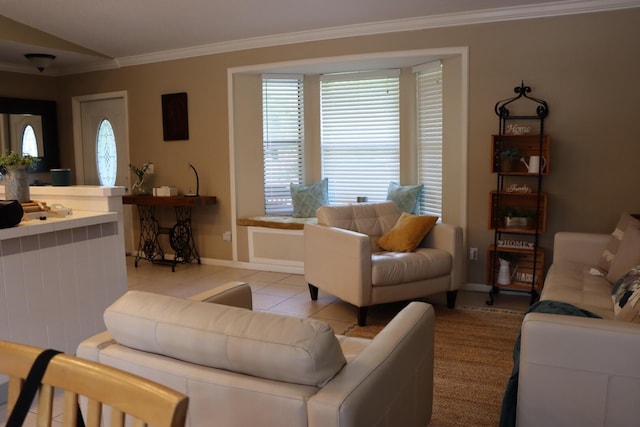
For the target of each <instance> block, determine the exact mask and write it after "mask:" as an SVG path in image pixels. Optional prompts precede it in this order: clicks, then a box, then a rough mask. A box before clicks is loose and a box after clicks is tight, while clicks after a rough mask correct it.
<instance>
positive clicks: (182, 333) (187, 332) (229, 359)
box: [104, 291, 346, 386]
mask: <svg viewBox="0 0 640 427" xmlns="http://www.w3.org/2000/svg"><path fill="white" fill-rule="evenodd" d="M104 321H105V324H106V326H107V330H108V331H109V332H110V333H111V335H112V336H113V338H114V339H115V340H116V341H117V342H118V343H120V344H122V345H125V346H127V347H131V348H135V349H138V350H142V351H147V352H152V353H157V354H161V355H165V356H169V357H173V358H176V359H180V360H184V361H187V362H191V363H197V364H199V365H204V366H211V367H214V368H220V369H226V370H229V371H234V372H240V373H244V374H248V375H253V376H257V377H261V378H268V379H273V380H277V381H284V382H289V383H295V384H305V385H314V386H322V385H323V384H325V383H326V382H327V381H329V380H330V379H331V378H332V377H333V376H334V375H335V374H336V373H337V372H338V371H339V370H340V369H341V368H342V366H343V365H344V364H345V363H346V362H345V358H344V355H343V354H342V350H341V349H340V344H339V343H338V340H337V339H336V337H335V335H334V333H333V330H332V329H331V327H330V326H329V325H328V324H327V323H325V322H321V321H318V320H313V319H301V318H296V317H291V316H284V315H282V316H281V315H277V314H273V313H263V312H254V311H250V310H246V309H242V308H237V307H228V306H224V305H219V304H211V303H203V302H194V301H188V300H184V299H180V298H174V297H170V296H166V295H158V294H152V293H148V292H140V291H129V292H127V293H126V294H125V295H123V296H122V297H120V298H119V299H118V300H117V301H116V302H114V303H113V304H112V305H111V306H110V307H108V308H107V309H106V311H105V313H104Z"/></svg>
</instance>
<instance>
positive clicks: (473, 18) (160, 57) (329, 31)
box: [0, 0, 640, 75]
mask: <svg viewBox="0 0 640 427" xmlns="http://www.w3.org/2000/svg"><path fill="white" fill-rule="evenodd" d="M638 7H640V0H566V1H560V2H549V3H541V4H536V5H527V6H512V7H506V8H496V9H486V10H477V11H471V12H460V13H451V14H442V15H433V16H423V17H416V18H408V19H398V20H390V21H380V22H372V23H365V24H357V25H347V26H340V27H331V28H323V29H319V30H310V31H300V32H294V33H286V34H276V35H272V36H264V37H253V38H247V39H241V40H232V41H228V42H222V43H213V44H207V45H201V46H194V47H188V48H183V49H173V50H167V51H162V52H156V53H149V54H144V55H135V56H127V57H121V58H115V59H110V60H106V61H95V62H92V63H90V64H84V65H78V66H74V67H69V68H62V69H53V68H54V67H52V70H51V73H50V74H51V75H67V74H79V73H85V72H91V71H103V70H111V69H117V68H121V67H128V66H133V65H144V64H152V63H156V62H164V61H173V60H177V59H186V58H193V57H198V56H206V55H214V54H220V53H227V52H235V51H241V50H248V49H257V48H264V47H271V46H282V45H288V44H294V43H304V42H313V41H321V40H331V39H339V38H345V37H357V36H369V35H376V34H387V33H397V32H405V31H416V30H425V29H433V28H444V27H455V26H463V25H473V24H486V23H491V22H502V21H514V20H523V19H536V18H547V17H555V16H564V15H577V14H585V13H596V12H605V11H613V10H621V9H631V8H638ZM0 70H2V71H14V72H24V70H25V69H24V68H20V69H19V70H18V69H16V67H15V66H11V65H7V64H0ZM30 71H32V70H30Z"/></svg>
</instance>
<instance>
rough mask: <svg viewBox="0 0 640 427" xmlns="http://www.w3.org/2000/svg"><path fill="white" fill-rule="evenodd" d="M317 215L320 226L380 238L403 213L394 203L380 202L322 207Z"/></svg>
mask: <svg viewBox="0 0 640 427" xmlns="http://www.w3.org/2000/svg"><path fill="white" fill-rule="evenodd" d="M316 213H317V215H318V224H320V225H325V226H328V227H337V228H342V229H345V230H351V231H356V232H358V233H362V234H366V235H367V236H374V237H376V238H378V237H380V236H382V235H383V234H384V233H386V232H387V230H389V229H391V227H393V226H394V224H395V223H396V221H398V218H399V217H400V213H401V212H400V211H399V210H398V206H396V204H395V203H394V202H379V203H354V204H349V205H340V206H322V207H321V208H320V209H318V211H317V212H316Z"/></svg>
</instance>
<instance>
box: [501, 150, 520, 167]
mask: <svg viewBox="0 0 640 427" xmlns="http://www.w3.org/2000/svg"><path fill="white" fill-rule="evenodd" d="M499 155H500V171H501V172H511V171H513V170H514V169H515V164H516V162H517V161H518V160H519V159H520V149H518V147H516V146H515V145H509V146H505V147H502V149H501V150H500V153H499Z"/></svg>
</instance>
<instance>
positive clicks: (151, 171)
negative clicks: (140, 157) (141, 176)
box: [143, 163, 154, 175]
mask: <svg viewBox="0 0 640 427" xmlns="http://www.w3.org/2000/svg"><path fill="white" fill-rule="evenodd" d="M144 166H147V173H148V174H149V175H153V172H154V171H153V163H145V164H144V165H143V167H144Z"/></svg>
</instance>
